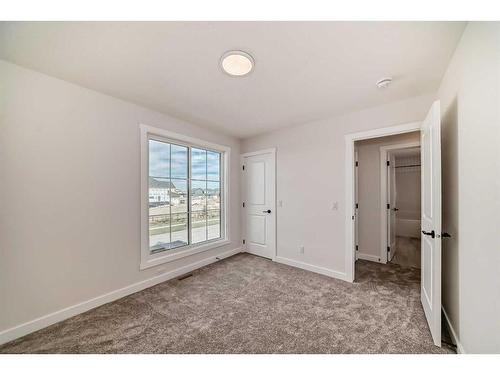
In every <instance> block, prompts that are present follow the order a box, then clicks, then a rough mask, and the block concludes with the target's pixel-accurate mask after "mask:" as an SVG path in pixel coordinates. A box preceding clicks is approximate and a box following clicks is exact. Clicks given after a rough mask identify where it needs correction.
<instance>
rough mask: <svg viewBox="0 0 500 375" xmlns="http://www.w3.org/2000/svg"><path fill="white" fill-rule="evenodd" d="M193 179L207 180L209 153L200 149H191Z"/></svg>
mask: <svg viewBox="0 0 500 375" xmlns="http://www.w3.org/2000/svg"><path fill="white" fill-rule="evenodd" d="M191 178H193V179H195V180H206V179H207V152H206V151H205V150H200V149H198V148H192V149H191Z"/></svg>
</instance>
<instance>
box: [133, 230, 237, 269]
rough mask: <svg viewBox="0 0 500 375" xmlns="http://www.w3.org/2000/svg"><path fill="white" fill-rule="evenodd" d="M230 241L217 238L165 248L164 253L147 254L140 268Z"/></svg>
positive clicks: (210, 248)
mask: <svg viewBox="0 0 500 375" xmlns="http://www.w3.org/2000/svg"><path fill="white" fill-rule="evenodd" d="M230 243H231V241H229V239H226V238H223V239H218V240H215V241H212V242H207V243H204V244H201V245H190V246H188V247H186V248H185V249H182V250H178V251H175V250H170V251H168V250H166V251H165V253H159V254H155V255H154V256H149V259H147V260H141V265H140V269H141V270H145V269H147V268H151V267H154V266H158V265H160V264H163V263H168V262H173V261H175V260H179V259H182V258H185V257H188V256H190V255H194V254H198V253H201V252H203V251H208V250H212V249H216V248H218V247H221V246H224V245H228V244H230Z"/></svg>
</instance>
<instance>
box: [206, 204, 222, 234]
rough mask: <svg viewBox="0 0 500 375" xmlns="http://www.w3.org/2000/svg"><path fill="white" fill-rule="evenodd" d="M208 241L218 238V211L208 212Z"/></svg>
mask: <svg viewBox="0 0 500 375" xmlns="http://www.w3.org/2000/svg"><path fill="white" fill-rule="evenodd" d="M207 214H208V239H209V240H212V239H214V238H219V237H220V211H219V210H214V211H208V212H207Z"/></svg>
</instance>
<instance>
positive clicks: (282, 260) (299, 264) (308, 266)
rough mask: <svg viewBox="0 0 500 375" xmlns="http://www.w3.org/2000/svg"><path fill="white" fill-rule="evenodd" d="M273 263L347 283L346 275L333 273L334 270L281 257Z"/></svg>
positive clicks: (337, 272)
mask: <svg viewBox="0 0 500 375" xmlns="http://www.w3.org/2000/svg"><path fill="white" fill-rule="evenodd" d="M274 261H275V262H278V263H283V264H286V265H287V266H292V267H297V268H302V269H304V270H307V271H311V272H315V273H319V274H321V275H325V276H330V277H334V278H336V279H340V280H343V281H348V280H347V275H346V274H345V273H344V272H339V271H334V270H331V269H329V268H325V267H318V266H314V265H312V264H309V263H304V262H300V261H297V260H293V259H289V258H283V257H279V256H277V257H276V258H275V259H274Z"/></svg>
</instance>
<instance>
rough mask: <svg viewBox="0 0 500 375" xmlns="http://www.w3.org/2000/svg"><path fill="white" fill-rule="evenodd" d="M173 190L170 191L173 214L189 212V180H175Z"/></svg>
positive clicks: (173, 180)
mask: <svg viewBox="0 0 500 375" xmlns="http://www.w3.org/2000/svg"><path fill="white" fill-rule="evenodd" d="M171 181H172V190H171V191H170V205H171V207H172V214H174V213H179V212H187V211H188V209H187V201H188V195H187V180H179V179H175V178H173V179H172V180H171Z"/></svg>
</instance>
